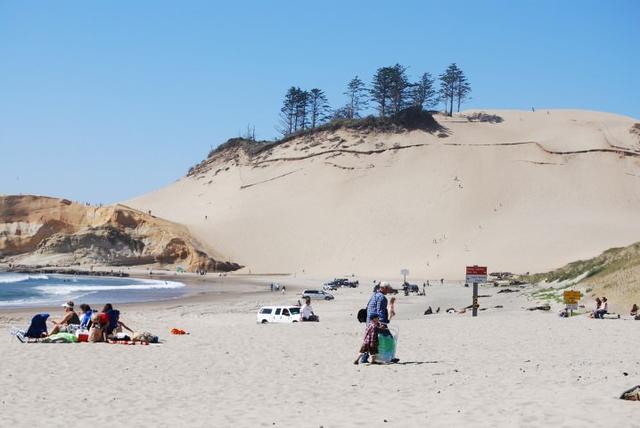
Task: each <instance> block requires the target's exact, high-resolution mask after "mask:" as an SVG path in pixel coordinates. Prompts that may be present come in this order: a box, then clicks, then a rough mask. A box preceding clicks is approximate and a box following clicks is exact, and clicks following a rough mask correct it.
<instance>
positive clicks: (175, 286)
mask: <svg viewBox="0 0 640 428" xmlns="http://www.w3.org/2000/svg"><path fill="white" fill-rule="evenodd" d="M185 293H186V289H185V286H184V284H183V283H181V282H175V281H165V280H162V279H137V278H109V277H98V276H84V275H81V276H73V275H57V274H56V275H49V274H46V275H45V274H25V273H11V272H0V308H2V307H13V306H49V305H54V306H55V305H61V304H63V303H64V302H67V301H68V300H73V301H74V302H75V303H76V305H78V304H80V303H88V304H90V305H94V304H98V303H126V302H145V301H154V300H166V299H173V298H177V297H180V296H183V295H184V294H185Z"/></svg>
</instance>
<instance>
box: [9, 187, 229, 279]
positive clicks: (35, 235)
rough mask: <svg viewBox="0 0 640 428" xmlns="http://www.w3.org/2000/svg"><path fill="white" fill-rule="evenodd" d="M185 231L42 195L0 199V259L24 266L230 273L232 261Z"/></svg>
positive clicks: (117, 209) (138, 214) (140, 215)
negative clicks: (156, 267)
mask: <svg viewBox="0 0 640 428" xmlns="http://www.w3.org/2000/svg"><path fill="white" fill-rule="evenodd" d="M221 259H222V258H221V256H220V255H219V254H214V252H213V251H211V250H209V249H207V248H205V247H204V246H203V245H202V244H200V243H199V242H197V241H196V240H195V239H194V238H193V237H192V236H191V235H190V233H189V231H188V229H187V228H185V227H183V226H180V225H178V224H175V223H172V222H169V221H166V220H163V219H160V218H157V217H155V216H153V215H151V212H142V211H138V210H135V209H132V208H129V207H127V206H124V205H119V204H118V205H111V206H105V207H97V206H87V205H81V204H77V203H73V202H71V201H68V200H66V199H58V198H49V197H42V196H2V197H0V260H3V261H6V262H13V263H18V264H27V265H56V266H69V265H85V264H97V265H113V266H132V265H148V264H154V265H163V266H174V265H175V266H182V267H183V268H184V269H187V270H191V271H195V270H197V269H207V270H209V271H232V270H236V269H239V268H240V267H241V266H239V265H238V264H236V263H231V262H229V261H221Z"/></svg>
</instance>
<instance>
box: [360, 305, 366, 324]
mask: <svg viewBox="0 0 640 428" xmlns="http://www.w3.org/2000/svg"><path fill="white" fill-rule="evenodd" d="M358 321H359V322H367V309H366V308H362V309H360V310H359V311H358Z"/></svg>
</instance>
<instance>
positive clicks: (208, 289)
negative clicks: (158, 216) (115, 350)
mask: <svg viewBox="0 0 640 428" xmlns="http://www.w3.org/2000/svg"><path fill="white" fill-rule="evenodd" d="M107 269H109V270H107ZM0 272H2V273H22V274H52V275H81V276H95V277H102V278H112V279H122V278H131V279H137V280H157V281H174V282H179V283H182V284H184V294H183V295H180V296H176V297H170V298H158V299H151V300H135V301H130V302H122V303H117V305H118V307H120V308H124V309H130V310H136V309H150V310H157V309H166V308H171V307H174V306H176V305H178V306H179V305H192V304H199V303H219V302H224V301H229V302H233V301H236V300H237V299H239V298H241V297H243V296H244V297H252V298H257V297H259V296H261V295H263V294H264V293H265V292H267V293H268V288H267V284H268V283H269V282H278V281H273V279H274V278H277V279H278V280H279V282H281V283H282V282H285V281H287V280H288V279H289V277H290V276H289V275H287V274H285V275H284V276H281V275H279V274H267V275H256V274H240V275H235V274H234V275H229V274H225V275H219V273H209V274H207V275H200V274H196V273H190V272H182V273H176V272H171V271H166V270H154V271H153V274H152V275H150V274H149V272H145V270H142V269H135V270H134V271H133V272H122V273H113V274H112V272H111V271H110V268H109V267H104V266H102V267H97V268H95V269H94V270H93V271H89V270H79V269H77V268H50V267H49V268H46V269H3V267H2V266H0ZM287 287H290V288H291V289H292V290H293V289H297V288H298V287H297V286H296V285H295V284H287ZM76 300H77V299H76ZM80 300H82V299H80ZM87 300H89V303H90V299H87ZM76 303H77V304H79V303H83V302H80V301H77V302H76ZM59 310H60V307H59V306H58V305H53V304H51V305H48V304H45V305H7V306H3V307H0V317H1V316H2V315H3V314H11V315H14V316H16V315H23V316H24V315H27V314H34V313H39V312H49V313H52V314H54V313H56V311H59Z"/></svg>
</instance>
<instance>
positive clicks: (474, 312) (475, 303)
mask: <svg viewBox="0 0 640 428" xmlns="http://www.w3.org/2000/svg"><path fill="white" fill-rule="evenodd" d="M472 315H473V316H474V317H477V316H478V283H477V282H474V283H473V308H472Z"/></svg>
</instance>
